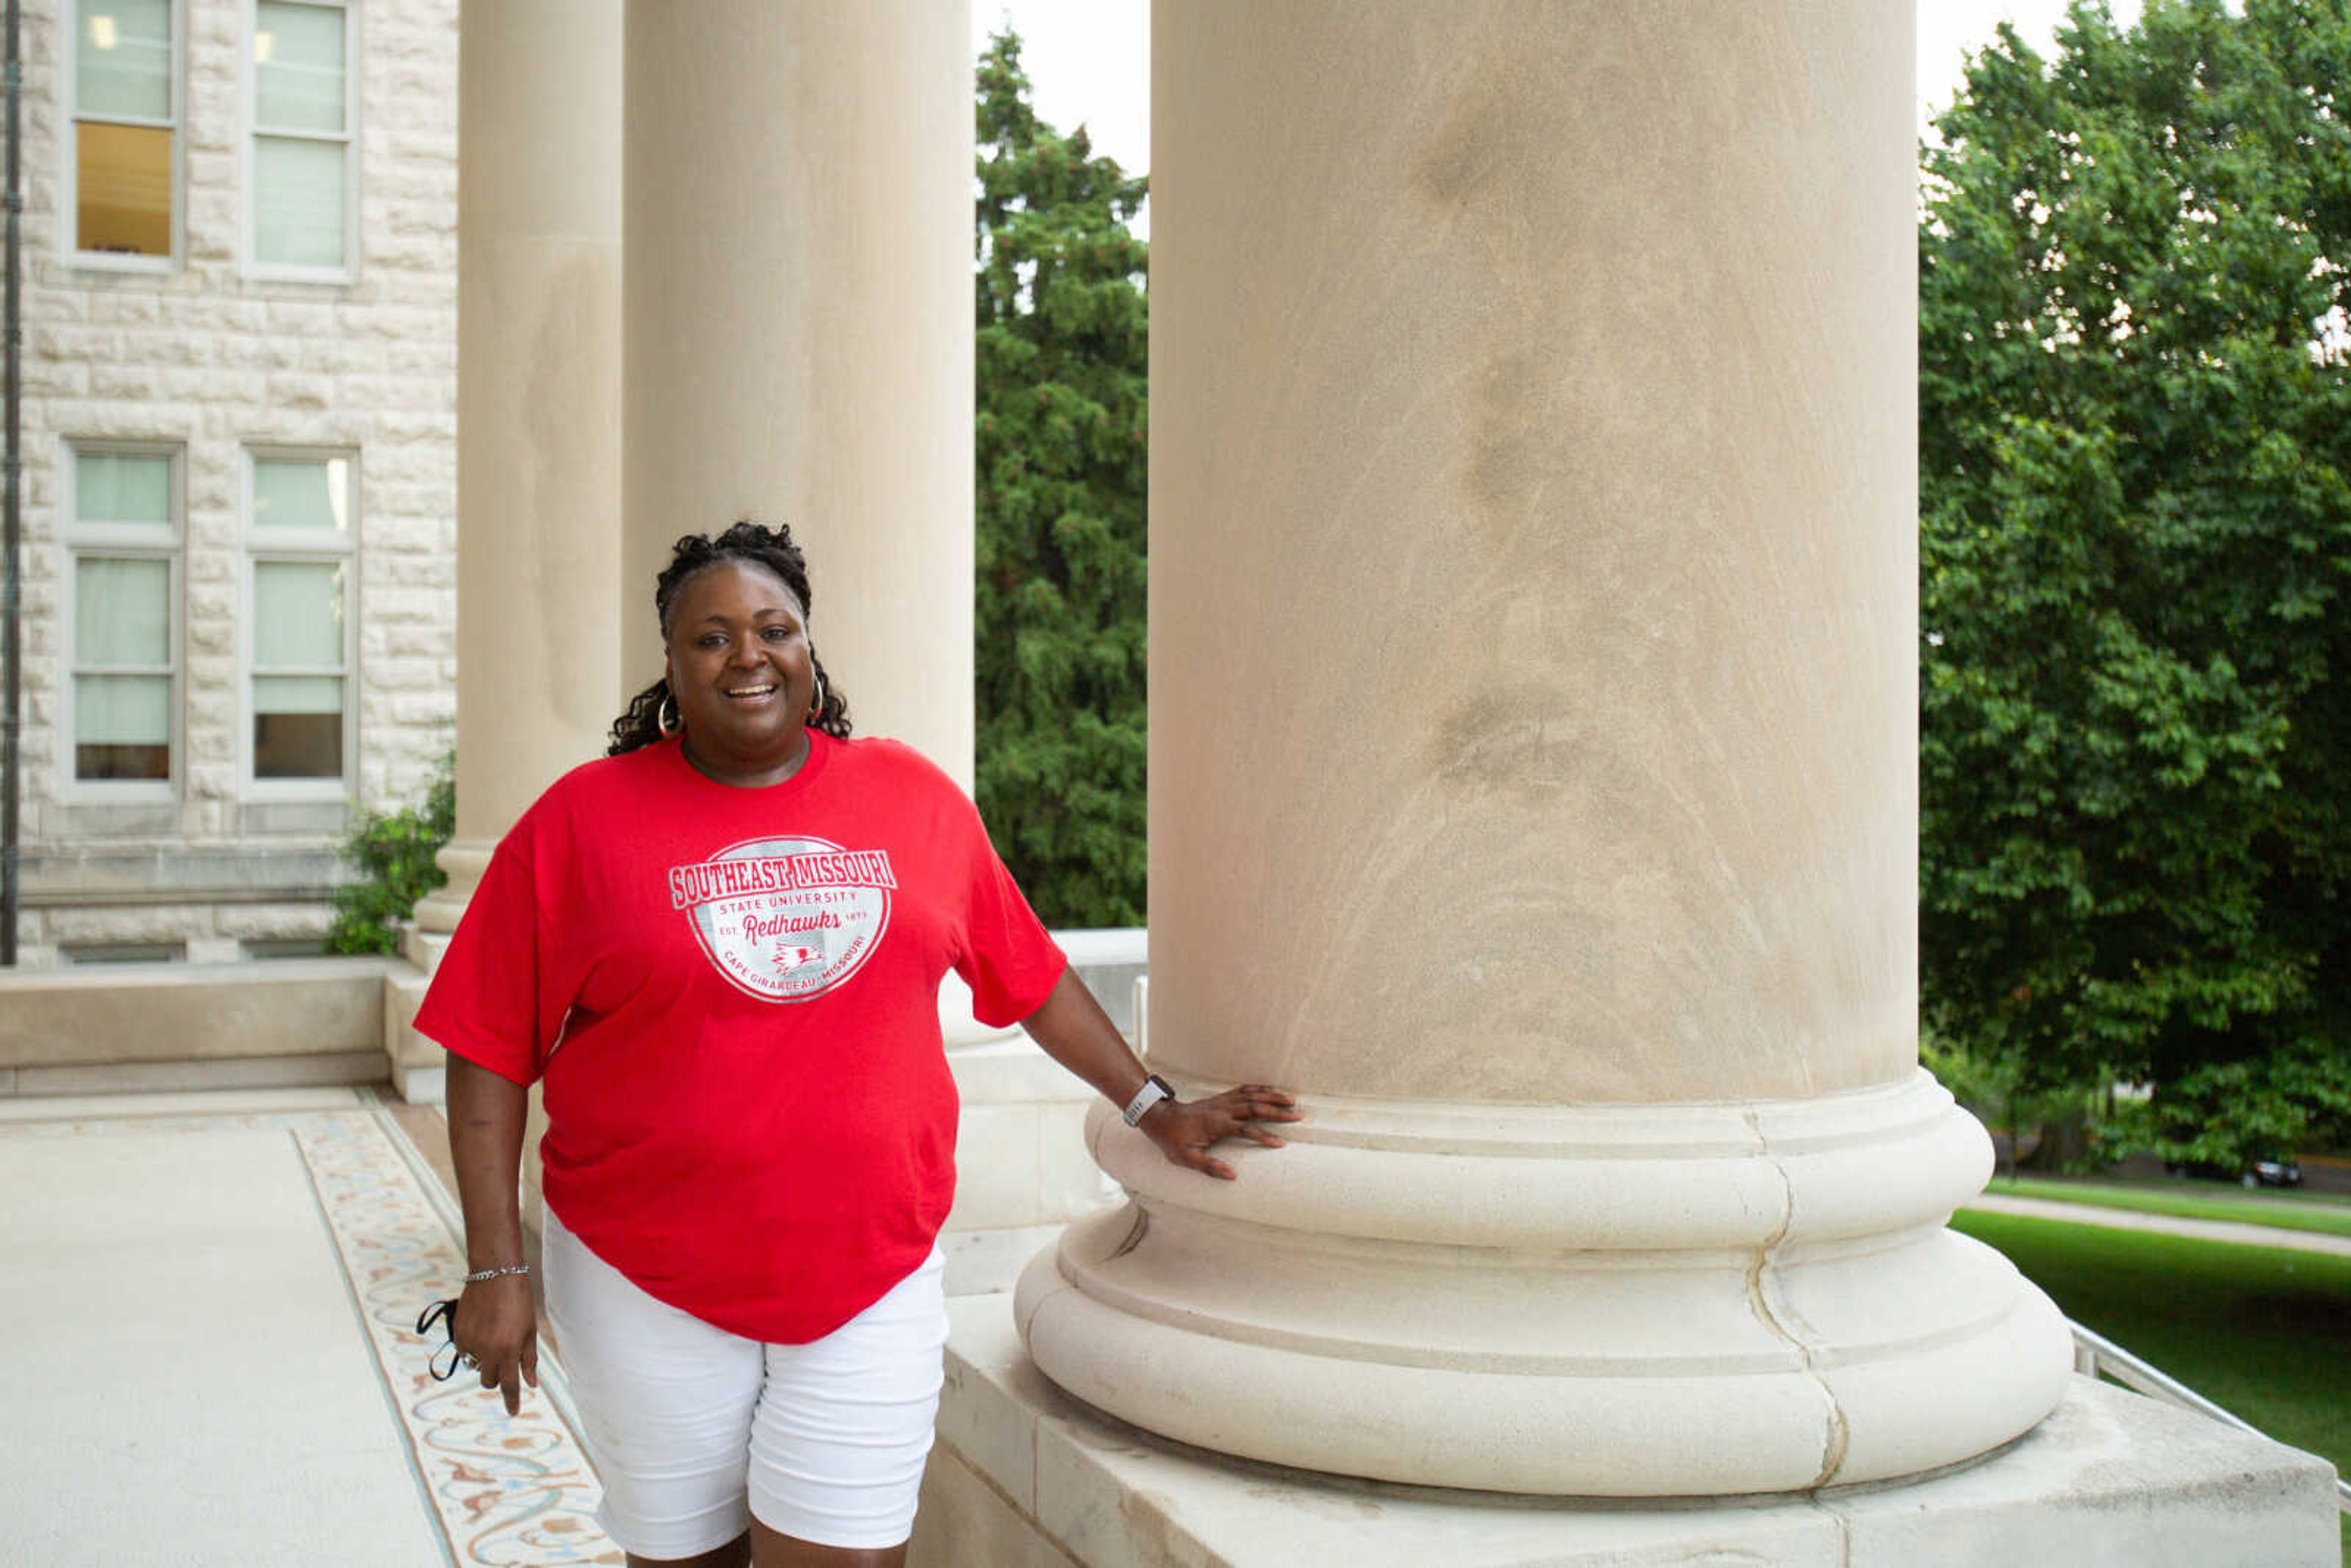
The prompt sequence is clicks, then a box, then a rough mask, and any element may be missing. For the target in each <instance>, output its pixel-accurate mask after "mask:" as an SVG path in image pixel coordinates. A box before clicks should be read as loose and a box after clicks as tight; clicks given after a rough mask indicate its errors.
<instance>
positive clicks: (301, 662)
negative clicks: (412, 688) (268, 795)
mask: <svg viewBox="0 0 2351 1568" xmlns="http://www.w3.org/2000/svg"><path fill="white" fill-rule="evenodd" d="M249 472H250V481H251V486H250V490H249V492H248V493H249V496H250V505H251V512H250V517H251V528H250V529H249V530H248V533H247V554H248V565H247V570H248V571H249V573H250V576H249V577H248V579H247V581H248V584H249V592H248V593H247V596H246V606H247V624H248V626H249V633H248V638H247V642H246V646H247V648H248V649H249V650H250V658H249V660H248V674H247V679H248V680H249V682H250V683H251V685H250V701H249V702H248V704H247V710H248V712H249V714H250V716H251V721H252V729H251V732H250V735H249V737H248V740H249V746H248V755H249V758H250V760H251V768H252V777H253V779H255V780H256V782H266V781H269V780H300V779H308V780H340V779H343V778H344V776H345V774H346V772H347V770H348V768H349V762H350V738H351V737H350V727H349V725H348V724H347V722H346V716H347V715H348V714H349V712H350V694H351V652H352V638H351V622H352V610H353V607H354V603H355V599H354V590H355V588H356V586H357V585H356V583H355V582H354V581H353V565H354V561H353V556H352V540H353V537H354V532H355V530H354V528H353V527H352V518H351V499H352V464H351V460H350V457H349V456H348V455H343V454H323V455H322V454H308V453H277V452H256V453H254V454H253V455H252V464H251V468H250V471H249Z"/></svg>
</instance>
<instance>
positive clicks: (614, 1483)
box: [543, 1209, 947, 1558]
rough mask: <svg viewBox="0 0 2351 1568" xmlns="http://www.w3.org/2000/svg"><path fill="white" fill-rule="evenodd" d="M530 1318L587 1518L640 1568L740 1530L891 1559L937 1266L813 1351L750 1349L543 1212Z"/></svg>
mask: <svg viewBox="0 0 2351 1568" xmlns="http://www.w3.org/2000/svg"><path fill="white" fill-rule="evenodd" d="M545 1242H546V1247H545V1252H544V1263H543V1267H544V1268H545V1270H546V1274H547V1312H548V1317H549V1320H550V1321H551V1322H553V1323H554V1325H555V1332H556V1334H557V1336H558V1338H559V1340H560V1342H561V1344H560V1349H561V1352H562V1362H563V1370H564V1372H565V1373H566V1374H567V1375H569V1378H570V1381H571V1391H572V1396H573V1398H574V1399H575V1401H576V1402H577V1403H578V1406H579V1408H580V1424H581V1425H582V1426H583V1427H585V1428H586V1432H585V1434H584V1435H585V1437H587V1440H588V1448H589V1452H590V1456H591V1457H592V1458H594V1460H595V1463H596V1473H597V1476H598V1478H599V1479H601V1480H602V1482H603V1483H604V1501H603V1504H602V1506H601V1508H599V1509H598V1510H597V1515H596V1517H597V1521H598V1522H600V1523H601V1524H602V1525H603V1527H604V1532H605V1533H606V1534H608V1535H610V1536H611V1538H612V1540H613V1541H614V1542H616V1543H618V1544H619V1545H620V1546H621V1547H622V1549H623V1550H624V1551H628V1552H634V1553H636V1554H637V1555H638V1556H640V1557H653V1558H676V1557H694V1556H697V1555H699V1554H701V1553H702V1552H708V1551H710V1550H712V1549H713V1548H715V1547H718V1546H723V1545H725V1544H726V1542H730V1541H732V1540H734V1539H735V1538H736V1537H737V1536H738V1535H740V1534H742V1533H743V1532H744V1531H746V1530H747V1529H748V1528H750V1521H751V1520H752V1519H754V1518H757V1519H758V1521H759V1522H760V1523H762V1524H764V1525H766V1526H767V1527H768V1529H770V1530H774V1531H780V1532H782V1533H783V1534H786V1535H790V1536H796V1537H798V1538H799V1539H800V1540H802V1541H812V1542H818V1543H819V1544H820V1545H825V1546H852V1547H866V1548H872V1547H883V1546H895V1545H896V1544H897V1543H898V1542H902V1541H904V1540H905V1539H906V1538H907V1536H908V1535H909V1534H910V1533H912V1531H913V1530H914V1499H915V1495H916V1493H917V1492H919V1491H920V1490H922V1484H923V1464H924V1461H925V1458H927V1456H928V1455H929V1453H930V1449H931V1427H932V1422H933V1420H934V1418H935V1416H937V1414H938V1407H939V1385H940V1382H941V1371H940V1357H941V1351H942V1349H943V1348H944V1347H945V1345H946V1338H947V1314H946V1290H945V1286H944V1278H945V1266H944V1264H943V1262H942V1260H941V1259H940V1256H939V1253H938V1250H937V1249H935V1248H934V1249H932V1251H931V1256H930V1260H928V1261H927V1262H925V1264H923V1266H922V1267H921V1268H919V1269H916V1270H914V1272H913V1273H912V1274H909V1275H907V1276H906V1278H905V1279H904V1280H902V1281H899V1282H898V1283H897V1284H896V1285H894V1286H893V1287H892V1288H891V1290H890V1292H889V1293H888V1294H887V1295H885V1296H883V1298H882V1299H881V1300H880V1301H876V1302H874V1303H873V1304H872V1306H870V1307H868V1308H866V1309H865V1310H864V1311H863V1312H860V1313H858V1314H857V1316H855V1317H853V1318H852V1319H851V1320H850V1321H849V1322H846V1323H844V1324H842V1325H841V1327H840V1328H838V1329H835V1330H834V1331H833V1332H832V1333H829V1334H827V1335H825V1336H824V1338H822V1339H820V1340H816V1341H813V1342H811V1343H808V1344H762V1343H760V1342H758V1340H752V1339H745V1338H743V1337H741V1336H740V1335H737V1334H731V1333H727V1332H726V1330H724V1329H720V1328H714V1327H713V1326H711V1325H710V1324H708V1323H706V1322H703V1321H702V1320H701V1319H700V1318H697V1317H695V1316H694V1315H692V1314H691V1313H688V1312H680V1311H679V1310H678V1309H677V1308H675V1307H673V1306H669V1305H667V1304H666V1303H664V1302H662V1301H655V1300H654V1299H653V1297H651V1296H649V1295H647V1294H645V1292H644V1291H641V1290H639V1289H638V1288H637V1287H636V1286H635V1285H633V1284H632V1283H630V1281H628V1280H627V1279H626V1278H625V1277H624V1276H623V1275H622V1274H621V1273H620V1272H619V1270H615V1269H613V1268H612V1267H611V1265H610V1264H609V1263H606V1262H605V1261H604V1260H602V1259H601V1258H599V1257H597V1256H596V1255H595V1254H594V1253H592V1252H590V1251H589V1250H588V1249H587V1248H586V1247H584V1246H582V1245H581V1244H580V1240H579V1239H578V1238H576V1237H574V1236H573V1235H572V1234H571V1233H570V1232H569V1230H566V1229H565V1228H563V1224H562V1222H561V1221H560V1220H559V1219H558V1218H556V1217H555V1213H554V1211H553V1210H551V1209H550V1210H549V1211H548V1215H547V1226H546V1236H545Z"/></svg>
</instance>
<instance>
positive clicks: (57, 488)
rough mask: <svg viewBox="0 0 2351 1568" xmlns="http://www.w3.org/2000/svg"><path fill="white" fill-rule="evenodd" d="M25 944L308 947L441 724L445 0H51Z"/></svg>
mask: <svg viewBox="0 0 2351 1568" xmlns="http://www.w3.org/2000/svg"><path fill="white" fill-rule="evenodd" d="M24 29H25V30H24V41H23V49H24V55H25V60H26V73H25V87H24V94H25V97H24V125H25V132H26V140H25V182H26V199H27V206H26V221H25V225H24V235H25V238H24V256H23V259H24V267H25V279H26V287H25V297H24V319H25V328H26V352H25V366H24V392H25V397H24V434H23V452H24V460H25V476H26V477H25V508H24V530H25V532H24V538H25V545H26V549H25V560H24V564H25V579H24V604H25V623H24V644H23V646H24V651H25V664H24V679H25V708H24V730H23V741H22V751H23V766H22V769H21V783H20V789H21V791H22V794H21V801H22V807H21V810H22V832H23V845H22V855H23V859H22V867H23V870H22V877H23V882H22V889H23V905H24V907H23V915H22V918H21V920H20V923H19V931H18V936H19V954H20V962H22V963H23V964H25V965H26V966H27V967H47V966H51V965H56V964H59V963H71V962H76V961H87V960H103V959H121V958H131V957H153V958H184V959H187V960H190V961H194V962H208V961H228V960H235V959H238V958H240V957H263V956H284V955H287V954H290V953H293V952H296V951H299V950H301V949H302V948H304V947H305V946H309V947H311V948H313V949H315V946H316V942H317V939H318V937H319V935H320V934H321V933H322V932H323V930H324V929H325V926H326V923H327V920H328V916H329V902H328V895H329V889H330V888H331V886H332V885H333V884H334V883H336V882H337V881H338V880H339V879H340V876H341V875H342V874H343V873H341V872H340V868H339V863H338V860H337V855H336V846H337V844H338V842H339V841H340V839H341V838H342V836H343V834H344V833H345V831H347V829H348V827H349V825H350V821H351V820H352V819H353V817H354V816H355V814H356V813H358V812H359V811H360V810H365V809H373V808H381V807H384V806H387V805H391V804H396V803H404V802H407V801H410V800H414V799H415V798H417V797H418V796H419V795H421V793H422V792H423V789H424V787H425V785H426V784H427V782H428V780H429V779H430V777H431V774H432V771H433V769H434V766H435V764H436V761H437V760H438V759H439V758H441V757H442V756H444V754H445V753H446V752H447V751H448V750H449V748H450V746H451V744H452V740H451V737H452V728H453V725H454V718H455V715H454V706H455V695H454V693H455V685H454V682H455V537H456V289H457V284H456V260H457V254H456V253H457V236H456V230H457V106H456V75H457V0H366V4H364V5H361V4H359V3H357V0H33V3H31V4H28V5H26V7H25V23H24Z"/></svg>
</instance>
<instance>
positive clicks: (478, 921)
mask: <svg viewBox="0 0 2351 1568" xmlns="http://www.w3.org/2000/svg"><path fill="white" fill-rule="evenodd" d="M529 821H530V820H529V819H528V817H527V818H526V819H525V820H524V821H523V822H522V823H518V824H517V826H516V828H515V831H512V832H510V833H508V834H507V837H506V839H505V840H504V841H502V842H500V843H499V845H498V847H497V850H496V852H495V853H493V854H492V855H491V857H490V864H489V869H488V870H487V871H486V872H484V873H482V881H481V885H480V886H478V887H476V888H475V890H474V895H473V897H472V898H471V899H469V900H468V901H467V902H466V904H465V915H463V916H462V917H461V918H460V919H459V920H458V922H457V930H456V934H455V936H451V937H450V939H449V946H448V950H447V951H446V952H444V954H442V956H441V963H440V966H439V967H437V968H435V969H434V971H433V983H432V985H431V986H430V987H429V988H427V989H426V990H425V993H424V1002H423V1006H422V1007H420V1008H418V1009H417V1011H416V1030H417V1032H418V1033H419V1034H422V1035H423V1036H425V1037H426V1038H427V1039H430V1040H438V1041H440V1042H441V1043H442V1044H443V1045H444V1046H446V1047H447V1048H448V1049H449V1050H451V1051H455V1053H456V1054H458V1055H459V1056H462V1057H464V1058H465V1060H466V1061H471V1062H474V1063H475V1064H476V1065H478V1066H481V1067H486V1068H487V1069H489V1070H490V1071H492V1072H495V1073H496V1074H497V1075H498V1076H499V1077H501V1078H507V1079H511V1080H513V1081H514V1082H517V1083H522V1084H528V1083H533V1082H537V1081H538V1076H539V1074H540V1073H541V1072H542V1071H545V1069H546V1066H547V1053H548V1051H549V1050H550V1049H552V1048H553V1046H554V1044H555V1040H556V1037H557V1035H558V1034H559V1033H560V1032H561V1030H562V1027H563V1020H564V1017H565V1015H566V1014H567V1013H568V1012H569V1010H570V1000H571V988H569V987H568V986H566V985H565V984H564V982H563V977H561V976H560V975H558V974H553V973H550V972H549V963H548V949H549V943H548V942H547V941H546V940H545V934H544V933H542V932H541V930H540V929H539V924H540V917H541V912H542V911H544V910H546V909H548V908H549V907H550V906H551V905H552V904H554V903H555V901H552V900H549V899H548V898H546V897H542V896H541V894H542V891H543V890H542V889H541V888H540V887H539V885H538V856H537V855H536V854H535V853H534V852H533V847H532V844H531V842H530V840H529V836H528V827H529Z"/></svg>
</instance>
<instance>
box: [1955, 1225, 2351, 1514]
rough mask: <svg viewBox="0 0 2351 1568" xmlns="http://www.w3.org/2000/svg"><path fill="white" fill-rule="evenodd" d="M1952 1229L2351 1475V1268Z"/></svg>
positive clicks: (2066, 1235) (2332, 1261)
mask: <svg viewBox="0 0 2351 1568" xmlns="http://www.w3.org/2000/svg"><path fill="white" fill-rule="evenodd" d="M1951 1225H1952V1228H1954V1229H1956V1230H1959V1231H1962V1232H1964V1233H1965V1234H1967V1235H1970V1236H1972V1237H1974V1238H1976V1239H1978V1240H1980V1241H1982V1242H1985V1243H1987V1244H1989V1245H1991V1246H1993V1247H1997V1248H1999V1249H2001V1251H2002V1252H2005V1253H2006V1254H2008V1256H2009V1259H2010V1260H2011V1261H2012V1262H2014V1263H2015V1264H2016V1266H2017V1267H2018V1268H2019V1269H2021V1270H2023V1271H2024V1273H2025V1275H2026V1277H2028V1278H2029V1279H2031V1280H2032V1281H2033V1282H2034V1283H2035V1284H2037V1285H2039V1286H2040V1287H2041V1288H2042V1289H2043V1290H2044V1291H2048V1292H2049V1295H2050V1298H2051V1299H2052V1300H2053V1301H2055V1302H2056V1303H2057V1305H2058V1306H2059V1307H2060V1308H2061V1309H2063V1310H2064V1313H2065V1315H2066V1316H2067V1317H2069V1318H2072V1319H2073V1320H2074V1322H2078V1323H2081V1324H2083V1325H2084V1326H2085V1327H2087V1328H2092V1329H2095V1330H2096V1331H2097V1332H2098V1333H2102V1334H2104V1335H2105V1336H2106V1337H2107V1338H2108V1339H2110V1340H2112V1341H2114V1342H2115V1343H2116V1344H2119V1345H2121V1346H2122V1347H2123V1348H2124V1349H2125V1350H2127V1351H2129V1352H2130V1353H2131V1354H2134V1355H2136V1356H2138V1357H2139V1358H2141V1359H2142V1360H2145V1361H2148V1362H2152V1363H2153V1364H2155V1365H2156V1366H2158V1367H2159V1368H2160V1369H2162V1370H2163V1371H2164V1372H2165V1373H2167V1374H2168V1375H2171V1376H2173V1377H2176V1378H2178V1379H2179V1381H2180V1382H2182V1383H2184V1384H2186V1385H2188V1386H2189V1387H2190V1388H2193V1389H2194V1390H2196V1392H2197V1393H2199V1394H2201V1395H2202V1396H2204V1397H2206V1398H2207V1399H2210V1400H2212V1401H2213V1402H2215V1403H2216V1404H2219V1405H2220V1406H2222V1407H2223V1408H2225V1409H2228V1410H2230V1411H2231V1412H2232V1413H2234V1414H2235V1415H2237V1416H2241V1417H2242V1418H2243V1419H2245V1420H2247V1421H2250V1422H2252V1424H2253V1425H2254V1426H2256V1427H2260V1428H2261V1429H2262V1431H2264V1432H2267V1433H2268V1434H2269V1435H2270V1436H2272V1437H2275V1438H2277V1439H2278V1440H2279V1441H2281V1442H2285V1443H2291V1444H2293V1445H2294V1447H2295V1448H2307V1449H2308V1450H2310V1451H2311V1452H2312V1453H2314V1454H2319V1455H2323V1456H2324V1457H2325V1458H2327V1459H2329V1460H2331V1461H2333V1463H2334V1465H2335V1469H2336V1470H2338V1471H2341V1472H2344V1473H2346V1474H2351V1258H2335V1257H2330V1256H2328V1255H2326V1254H2325V1253H2316V1252H2289V1251H2285V1250H2283V1249H2277V1248H2271V1247H2243V1246H2239V1245H2237V1244H2235V1243H2233V1242H2226V1241H2199V1240H2191V1239H2188V1238H2186V1237H2179V1236H2161V1235H2155V1234H2151V1233H2149V1232H2146V1231H2137V1230H2115V1229H2110V1228H2101V1227H2098V1226H2095V1225H2069V1224H2064V1223H2063V1222H2061V1221H2057V1220H2051V1219H2026V1218H2021V1217H2017V1216H2011V1215H2005V1214H1983V1213H1971V1212H1964V1211H1963V1212H1961V1213H1960V1214H1959V1215H1958V1216H1957V1217H1956V1218H1953V1219H1952V1221H1951ZM2343 1540H2344V1545H2345V1547H2346V1551H2351V1515H2346V1516H2344V1519H2343Z"/></svg>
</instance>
